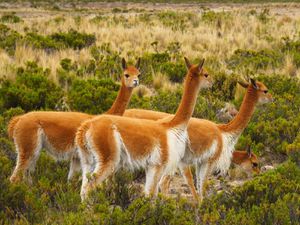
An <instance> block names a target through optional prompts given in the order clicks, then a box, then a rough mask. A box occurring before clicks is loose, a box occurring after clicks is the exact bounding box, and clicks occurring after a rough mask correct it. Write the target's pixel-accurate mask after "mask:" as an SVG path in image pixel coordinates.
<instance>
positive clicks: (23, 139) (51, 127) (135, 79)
mask: <svg viewBox="0 0 300 225" xmlns="http://www.w3.org/2000/svg"><path fill="white" fill-rule="evenodd" d="M139 65H140V59H139V60H138V62H137V64H136V66H127V63H126V61H125V59H122V68H123V76H122V78H121V88H120V90H119V93H118V96H117V98H116V100H115V102H114V103H113V105H112V106H111V108H110V109H109V110H108V111H107V112H106V114H114V115H122V114H123V113H124V111H125V109H126V106H127V104H128V102H129V100H130V97H131V93H132V89H133V88H134V87H136V86H137V85H138V84H139V76H140V71H139ZM92 117H93V115H89V114H85V113H79V112H29V113H27V114H24V115H21V116H16V117H14V118H13V119H11V121H10V122H9V124H8V134H9V137H10V138H12V139H13V140H14V143H15V147H16V151H17V154H18V157H17V164H16V167H15V169H14V172H13V174H12V176H11V177H10V181H11V182H18V181H20V180H21V178H22V177H23V175H26V177H27V179H28V180H29V181H31V176H30V174H31V173H32V172H33V171H34V168H35V164H36V161H37V159H38V158H39V155H40V152H41V149H42V148H45V149H46V150H47V152H48V153H49V154H50V155H51V156H53V157H54V158H55V159H57V160H71V163H70V170H69V174H68V180H70V179H71V178H72V176H73V174H74V172H75V171H78V170H80V168H81V167H80V162H79V157H78V155H77V153H76V147H75V134H76V131H77V129H78V128H79V126H80V124H81V123H82V122H83V121H84V120H87V119H90V118H92Z"/></svg>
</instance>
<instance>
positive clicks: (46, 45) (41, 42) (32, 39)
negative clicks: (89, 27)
mask: <svg viewBox="0 0 300 225" xmlns="http://www.w3.org/2000/svg"><path fill="white" fill-rule="evenodd" d="M95 41H96V37H95V35H92V34H85V33H79V32H77V31H75V30H69V31H68V32H67V33H63V32H61V33H54V34H51V35H47V36H43V35H40V34H37V33H27V34H26V35H25V37H24V43H25V44H27V45H31V46H33V47H35V48H41V49H44V50H46V51H48V52H51V51H53V50H58V49H63V48H73V49H82V48H85V47H89V46H91V45H92V44H94V43H95Z"/></svg>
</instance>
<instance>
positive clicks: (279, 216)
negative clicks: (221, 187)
mask: <svg viewBox="0 0 300 225" xmlns="http://www.w3.org/2000/svg"><path fill="white" fill-rule="evenodd" d="M299 179H300V169H299V167H297V166H296V165H295V164H293V163H291V162H289V163H285V164H283V165H281V166H280V167H278V168H277V169H276V170H274V171H270V172H268V173H265V174H263V175H261V176H259V177H256V178H255V179H254V180H252V181H249V182H247V183H245V184H244V185H243V186H241V187H239V188H235V189H234V190H233V192H231V193H222V194H219V195H216V196H213V197H212V198H207V199H205V200H204V202H203V204H202V205H201V208H200V210H199V216H200V223H203V224H206V223H211V224H214V223H217V222H218V223H220V224H240V223H241V221H242V222H244V223H245V224H272V223H274V222H275V223H277V224H297V223H298V222H297V221H299V219H300V214H299V203H300V197H299V196H300V195H299V194H300V192H299V190H298V188H297V186H298V185H299V183H300V180H299Z"/></svg>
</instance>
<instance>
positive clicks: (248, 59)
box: [228, 49, 282, 70]
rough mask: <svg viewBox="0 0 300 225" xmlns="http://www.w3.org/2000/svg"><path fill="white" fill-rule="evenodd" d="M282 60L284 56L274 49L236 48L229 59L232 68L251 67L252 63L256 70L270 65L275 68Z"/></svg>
mask: <svg viewBox="0 0 300 225" xmlns="http://www.w3.org/2000/svg"><path fill="white" fill-rule="evenodd" d="M281 62H282V56H281V55H280V54H279V53H277V52H275V51H272V50H261V51H253V50H243V49H238V50H235V51H234V53H233V55H232V56H231V58H230V59H229V61H228V64H229V67H230V68H232V69H236V68H237V69H239V68H249V65H251V66H252V67H253V68H254V69H255V70H257V69H266V68H267V67H268V66H271V67H272V68H275V67H277V66H278V65H279V63H281Z"/></svg>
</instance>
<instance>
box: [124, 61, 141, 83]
mask: <svg viewBox="0 0 300 225" xmlns="http://www.w3.org/2000/svg"><path fill="white" fill-rule="evenodd" d="M140 64H141V59H140V58H139V59H138V61H137V63H136V65H135V66H127V63H126V61H125V59H124V58H122V69H123V77H122V82H124V84H125V86H126V87H128V88H134V87H136V86H138V85H139V78H140V75H141V73H140Z"/></svg>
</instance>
